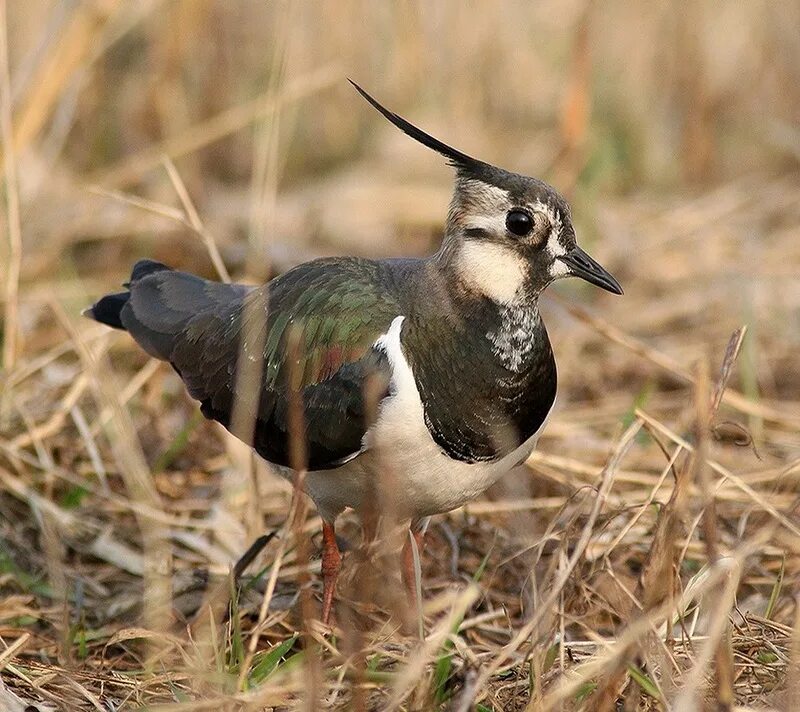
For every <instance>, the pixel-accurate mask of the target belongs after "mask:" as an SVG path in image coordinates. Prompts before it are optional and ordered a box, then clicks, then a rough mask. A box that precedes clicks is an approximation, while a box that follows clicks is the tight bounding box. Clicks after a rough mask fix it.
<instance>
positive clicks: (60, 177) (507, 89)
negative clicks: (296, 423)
mask: <svg viewBox="0 0 800 712" xmlns="http://www.w3.org/2000/svg"><path fill="white" fill-rule="evenodd" d="M741 5H742V6H741V7H740V6H739V5H734V4H721V3H716V2H711V1H710V0H709V1H704V2H699V3H694V4H693V5H692V7H691V9H689V8H688V6H685V5H683V4H681V5H680V6H679V5H678V4H677V3H662V4H657V5H656V4H654V5H652V6H649V8H648V9H644V8H642V9H641V10H637V11H636V12H635V13H634V12H632V11H631V10H630V9H629V6H628V4H627V3H616V2H611V3H603V4H602V5H600V4H593V3H587V2H580V1H577V0H576V2H569V3H555V2H546V3H541V4H537V7H536V8H535V9H531V8H529V7H528V5H527V4H525V3H520V4H517V3H510V2H509V3H503V4H502V5H501V4H499V3H498V4H495V3H488V2H487V3H483V4H478V5H477V6H475V7H472V8H471V9H469V10H468V9H466V8H462V6H461V4H460V3H455V2H452V3H450V2H443V3H436V4H427V3H425V4H422V3H420V4H419V5H408V4H401V3H398V4H383V3H381V4H378V3H370V2H367V1H366V0H347V1H346V2H341V3H338V2H337V3H327V4H325V3H319V4H317V3H303V2H297V3H273V4H269V3H261V2H256V1H255V0H253V1H252V2H242V3H237V4H236V5H235V6H233V5H229V4H227V3H222V2H214V1H212V0H186V1H185V2H172V3H165V2H158V1H156V0H152V1H150V2H141V3H122V2H116V1H115V0H104V1H102V2H90V1H88V0H87V1H86V2H81V3H50V2H44V0H41V1H39V2H28V3H24V4H23V3H13V4H12V3H8V2H7V1H6V2H2V3H0V8H1V9H2V10H3V13H2V14H0V25H2V27H0V128H2V136H3V149H2V151H3V163H4V173H3V176H4V179H3V186H4V192H3V200H2V232H3V240H2V249H0V268H2V271H1V272H0V276H1V277H2V280H3V285H4V290H3V293H2V297H1V298H2V313H3V323H2V337H3V371H2V373H1V374H0V378H2V393H1V394H0V593H2V596H3V597H2V599H0V709H2V710H6V709H8V710H11V711H12V712H15V711H16V710H22V709H24V708H25V705H26V704H29V703H33V704H35V705H37V706H38V709H41V710H46V709H67V710H73V709H89V710H91V709H99V710H110V709H126V708H133V707H136V706H147V708H148V709H170V710H173V709H175V710H180V709H185V710H204V709H214V710H221V709H225V710H227V709H231V710H240V709H253V710H256V709H264V708H267V709H271V708H276V709H295V708H297V709H300V708H302V709H354V710H368V709H414V710H416V709H452V710H469V709H478V710H521V709H531V710H537V711H538V710H557V709H558V710H561V709H570V710H573V709H574V710H597V711H600V710H614V709H623V710H655V709H669V710H675V711H676V712H677V711H680V712H684V711H687V710H699V709H722V710H732V709H763V708H772V709H780V710H792V709H795V708H796V705H797V703H796V700H798V699H800V607H798V603H797V601H798V596H799V595H800V556H799V555H800V504H799V503H800V499H799V498H798V489H800V488H799V487H798V478H799V477H800V370H799V369H798V361H797V358H798V353H799V351H798V349H799V348H800V337H799V336H798V334H800V282H798V279H797V265H798V264H799V263H800V247H798V246H800V197H799V196H800V178H798V174H797V160H798V156H800V136H799V135H798V133H797V130H796V128H795V127H796V126H797V120H798V117H800V91H799V90H798V87H800V81H798V76H797V72H798V67H800V49H799V48H798V44H797V36H796V31H792V30H790V29H789V28H796V27H797V26H798V25H799V24H800V6H798V4H797V3H782V4H780V8H781V9H780V10H778V9H777V8H778V5H776V4H773V3H769V2H763V3H758V2H754V3H748V4H741ZM232 8H234V9H232ZM679 9H680V11H678V10H679ZM344 18H346V19H344ZM5 37H7V38H8V43H9V45H10V46H9V47H8V61H7V62H6V59H7V57H6V51H5V50H6V47H5V45H4V43H3V42H2V40H3V39H4V38H5ZM6 66H8V69H9V71H8V72H6V71H5V70H6ZM346 74H350V75H352V76H354V77H355V78H357V79H358V80H360V81H361V82H363V83H364V85H365V86H367V87H368V88H370V89H372V90H374V91H375V93H376V94H377V95H378V96H380V97H382V98H384V99H385V100H386V101H387V103H390V105H392V106H395V107H397V108H398V109H401V110H403V112H404V113H405V114H407V115H409V116H410V117H411V118H413V119H415V120H418V121H419V122H420V123H422V124H423V125H424V126H426V127H429V128H430V129H431V130H432V131H434V133H436V132H438V133H439V134H441V135H442V137H443V138H446V139H448V140H450V141H451V142H452V143H454V144H455V145H457V146H460V147H463V148H464V149H465V150H468V151H469V152H471V153H475V154H477V155H479V156H482V157H486V158H487V159H489V160H494V161H495V162H497V163H501V164H503V165H508V166H510V167H513V168H518V169H520V170H524V171H526V172H530V173H538V174H540V175H542V176H543V177H547V178H549V179H550V180H552V181H553V182H555V183H556V184H557V185H558V186H559V187H561V188H562V189H564V190H565V191H566V192H568V193H569V194H570V196H571V197H572V200H573V203H574V206H575V213H576V220H577V222H578V227H579V231H580V235H581V238H580V239H581V240H582V242H583V243H584V244H587V243H588V245H589V246H590V249H591V251H592V252H593V254H594V255H595V256H596V257H597V258H598V259H599V260H600V261H601V262H602V263H603V264H606V265H607V266H608V267H609V268H610V269H611V270H612V272H614V273H615V274H616V275H617V276H618V277H619V278H620V281H621V282H622V283H623V285H624V287H625V290H626V295H625V296H624V297H623V298H619V299H615V298H613V297H610V296H607V295H604V294H598V293H597V292H596V291H593V290H590V289H588V288H583V287H581V286H580V285H576V284H570V285H567V284H565V285H563V286H561V285H560V286H559V287H558V288H557V289H555V290H551V294H550V295H549V296H548V298H547V299H546V301H545V304H544V305H543V311H544V314H545V319H546V321H547V324H548V327H549V330H550V333H551V340H552V341H553V343H554V346H555V350H556V356H557V359H558V363H559V373H560V379H561V384H560V395H559V402H558V407H557V410H556V413H555V416H554V417H553V419H552V420H551V422H550V424H549V425H548V428H547V430H546V432H545V435H544V437H543V439H542V440H541V443H540V447H539V450H538V452H536V453H535V454H534V455H533V456H532V458H531V459H530V461H529V462H528V463H527V464H526V465H525V466H524V467H522V468H520V471H519V472H517V473H515V474H514V475H513V476H511V477H508V478H506V480H504V481H503V482H502V483H500V484H499V485H497V486H496V487H494V488H493V489H492V490H490V491H489V492H488V493H487V495H486V496H485V497H483V498H481V499H480V500H478V501H476V502H474V503H472V504H470V505H468V506H466V507H464V508H463V509H462V510H459V511H456V512H453V513H451V514H449V515H447V516H444V517H439V518H437V519H436V520H435V521H434V524H433V525H432V527H431V529H430V531H429V534H428V537H427V541H426V548H425V551H424V553H423V554H422V556H421V559H420V563H421V567H422V576H423V578H422V582H423V587H422V590H423V591H424V599H425V608H424V612H423V617H422V620H421V623H422V626H423V630H424V639H422V640H420V639H419V638H418V637H417V636H415V635H408V634H406V633H405V632H404V631H405V630H406V629H407V628H408V627H409V626H408V625H405V626H403V625H401V621H402V620H403V614H404V611H403V610H402V607H399V606H398V603H397V599H398V595H397V592H398V591H399V590H400V582H399V575H398V574H397V572H396V566H395V564H396V562H395V560H394V556H395V554H396V552H395V550H394V549H391V547H389V548H388V550H387V548H382V547H379V548H378V550H377V551H375V550H371V551H370V556H365V555H364V552H359V551H357V550H356V547H357V545H358V543H359V541H360V533H359V529H358V525H357V522H356V521H355V519H352V518H349V517H344V518H343V522H342V525H341V532H342V535H343V537H344V538H345V539H347V541H348V542H349V543H350V544H351V545H352V546H353V550H352V551H351V552H350V553H349V554H348V555H347V556H346V560H345V576H344V577H343V578H345V579H346V580H345V583H344V585H343V586H342V590H341V599H342V603H341V604H340V606H339V609H338V611H337V613H338V621H339V627H338V628H337V630H336V631H335V633H334V634H329V633H326V632H325V631H323V630H322V629H321V628H320V627H319V626H318V625H317V624H316V623H315V621H314V620H313V614H315V612H316V610H317V606H318V602H317V598H318V595H319V589H320V585H319V576H318V572H319V561H318V555H317V553H316V552H317V548H318V544H319V540H318V534H317V532H318V530H319V520H318V518H317V517H316V516H315V514H314V513H313V511H307V507H306V504H305V501H304V499H302V498H298V497H293V495H292V491H291V488H290V487H288V486H287V485H286V484H285V483H284V482H283V481H282V480H278V479H277V478H275V477H274V476H273V475H272V474H271V473H269V472H267V470H266V467H265V466H264V464H263V463H261V462H257V461H256V460H255V459H254V458H253V457H252V456H251V454H250V453H249V452H248V451H247V450H246V449H244V448H242V447H241V446H239V445H237V443H236V442H235V441H233V440H232V439H231V438H229V437H227V436H226V435H225V434H224V433H223V432H222V431H221V430H219V429H217V428H216V427H215V426H214V425H212V424H210V423H207V422H205V421H203V420H202V418H199V417H198V415H197V409H196V406H195V404H193V403H191V402H189V400H188V399H187V397H186V396H185V395H184V393H183V390H182V387H181V385H180V382H179V381H178V380H177V377H176V376H175V375H174V374H173V373H172V372H171V371H170V370H169V369H168V368H165V367H164V366H163V365H159V364H157V363H155V362H153V361H151V360H148V359H147V358H146V357H145V356H143V354H142V353H141V352H140V351H139V350H137V349H136V348H135V347H134V346H133V345H132V344H131V342H130V340H129V339H128V338H127V337H126V336H125V335H124V334H116V333H114V334H112V333H109V331H108V330H106V329H104V328H102V327H99V326H98V325H96V324H92V323H88V322H86V321H84V320H82V319H80V317H79V316H78V314H79V311H80V309H81V308H82V307H84V306H85V305H86V304H87V303H88V302H89V301H90V299H91V298H92V297H94V296H97V295H98V294H100V293H102V292H105V291H107V290H109V289H111V288H113V287H114V286H115V285H116V284H117V283H119V282H121V281H122V280H123V279H124V276H125V275H126V272H127V271H128V269H129V267H130V264H131V263H132V261H133V260H134V259H135V258H137V257H139V256H149V257H153V258H156V259H160V260H163V261H166V262H169V263H172V264H173V265H175V266H179V267H182V268H186V269H190V270H194V271H199V272H202V273H204V274H206V275H208V276H213V275H214V274H215V272H216V273H218V274H219V275H220V276H222V277H223V278H225V277H226V276H227V270H230V273H231V274H232V275H233V277H234V278H250V279H259V278H262V277H263V276H265V275H266V274H270V273H275V272H278V271H280V270H282V269H284V268H286V267H287V266H289V265H292V264H295V263H297V262H299V261H301V260H303V259H307V258H308V257H311V256H316V255H318V254H323V253H325V254H328V253H333V252H343V253H346V252H350V253H358V254H370V255H387V254H413V253H417V254H421V253H424V252H426V251H428V250H430V249H431V247H432V246H433V245H435V243H436V240H437V239H438V231H439V230H440V228H441V219H442V217H443V215H444V212H445V209H446V204H447V198H448V192H449V175H448V172H447V170H446V169H444V168H443V167H441V166H439V164H438V161H437V159H435V158H434V157H433V156H432V155H430V154H428V153H427V152H425V151H423V150H422V149H419V148H418V147H415V146H414V145H413V144H411V143H410V142H408V141H407V140H405V139H403V138H402V137H400V136H397V135H396V134H395V133H393V132H391V131H390V130H389V129H387V128H386V127H385V126H382V125H381V124H380V123H379V122H378V121H376V120H375V118H374V116H372V115H371V114H370V112H369V111H368V110H367V108H366V107H365V106H364V105H363V104H362V103H361V102H360V101H359V100H358V99H357V98H356V96H355V95H354V93H353V92H352V91H351V90H350V89H349V88H348V86H347V85H346V82H344V80H343V77H344V76H345V75H346ZM358 156H362V157H361V158H359V157H358ZM744 325H746V326H747V329H746V332H742V331H740V327H742V326H744ZM265 531H266V532H269V533H271V534H272V535H273V536H270V537H268V538H265V539H262V540H261V541H259V542H258V544H259V545H258V546H257V547H255V548H254V549H253V551H252V552H251V554H252V556H249V557H246V558H245V559H244V560H241V561H240V565H239V566H238V567H236V568H234V567H235V564H236V562H237V561H239V560H240V557H242V555H243V552H245V551H246V550H247V549H248V547H249V546H250V544H251V543H252V542H253V541H254V540H256V539H257V537H259V536H260V535H262V534H264V532H265ZM309 536H311V537H312V539H311V541H312V544H311V545H310V546H309V545H308V544H307V542H308V537H309ZM304 542H305V543H304ZM365 560H366V561H367V562H368V564H366V565H365V564H364V561H365ZM406 624H407V621H406ZM413 627H414V626H413V625H412V626H411V628H412V629H413ZM23 700H24V702H23ZM793 701H794V702H793Z"/></svg>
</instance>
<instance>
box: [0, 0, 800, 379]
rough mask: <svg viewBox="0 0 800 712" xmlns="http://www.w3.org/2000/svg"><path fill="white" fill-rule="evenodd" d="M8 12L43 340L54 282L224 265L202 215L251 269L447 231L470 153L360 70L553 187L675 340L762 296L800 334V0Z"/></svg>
mask: <svg viewBox="0 0 800 712" xmlns="http://www.w3.org/2000/svg"><path fill="white" fill-rule="evenodd" d="M7 14H8V18H7V20H8V43H9V48H8V51H9V64H10V84H9V87H8V92H9V96H8V101H9V102H10V111H11V113H12V114H13V129H11V130H12V133H13V141H14V154H15V159H16V171H15V173H16V183H17V186H18V195H19V210H20V222H21V224H22V255H21V269H20V285H21V287H20V289H21V291H22V292H23V296H24V298H23V301H22V303H21V305H20V311H19V314H18V317H19V320H20V331H21V337H22V338H21V343H20V344H19V345H18V346H19V349H20V350H21V351H22V352H24V350H25V343H26V342H29V341H30V339H31V338H32V337H31V332H32V329H33V327H35V324H36V321H37V319H38V318H40V317H41V315H40V313H39V312H38V310H37V308H36V306H35V297H36V296H37V295H38V296H41V295H42V294H47V295H50V294H53V293H58V294H60V295H61V296H62V297H64V298H68V297H69V296H70V295H71V294H74V293H75V292H76V290H77V291H78V293H79V296H80V298H81V299H82V298H83V293H84V292H85V291H88V292H90V293H91V294H98V293H100V292H103V291H105V290H106V289H108V288H109V287H110V286H111V285H115V284H117V283H119V282H120V281H121V279H122V277H123V276H124V275H125V274H127V272H128V269H129V265H130V264H131V262H132V261H133V260H135V259H137V258H139V257H143V256H147V257H152V258H155V259H159V260H162V261H166V262H168V263H170V264H172V265H174V266H176V267H180V268H186V269H191V270H195V271H198V272H200V273H203V274H206V275H212V274H213V273H214V271H213V266H212V264H211V262H210V260H209V259H208V253H207V250H206V246H205V242H204V240H203V239H198V233H199V232H202V233H204V234H205V235H206V236H211V237H213V239H214V240H215V241H216V244H217V245H218V246H219V249H220V251H221V253H222V257H223V259H224V261H225V263H226V264H227V265H228V267H229V269H230V270H231V272H232V273H233V274H234V275H235V276H239V277H242V276H246V277H247V278H249V279H256V280H257V279H261V278H264V277H266V276H267V275H269V274H274V273H276V272H278V271H282V270H284V269H285V268H286V267H288V266H290V265H292V264H295V263H297V262H299V261H303V260H305V259H307V258H309V257H313V256H317V255H323V254H333V253H353V254H360V255H374V256H383V255H403V254H420V255H422V254H427V253H429V252H431V251H433V250H435V248H436V245H437V243H438V239H439V235H440V231H441V228H442V220H443V217H444V215H445V211H446V206H447V203H448V200H449V194H450V183H451V175H450V171H449V170H448V169H447V167H445V166H444V165H443V161H442V160H441V159H440V157H438V156H436V155H434V154H432V153H430V152H429V151H427V150H425V149H423V148H422V147H420V146H418V145H415V144H414V143H413V142H412V141H410V140H409V139H408V138H406V137H404V136H402V135H401V134H400V133H399V132H397V131H396V130H395V129H393V128H392V127H390V126H389V125H388V124H386V122H385V121H383V120H382V119H381V118H380V117H378V116H377V115H376V113H375V112H374V111H373V110H371V109H370V108H369V107H368V106H367V105H366V104H365V103H364V102H363V101H362V100H361V99H360V98H359V97H358V96H357V95H356V93H355V92H354V91H353V89H352V88H351V87H350V85H349V84H348V83H347V81H346V79H345V77H348V76H349V77H352V78H354V79H355V80H357V81H359V82H360V83H362V84H363V85H364V86H365V87H366V88H367V89H368V90H369V91H371V92H373V93H374V94H375V95H376V96H377V97H378V98H379V99H380V100H382V101H383V102H384V103H386V104H387V105H388V106H390V107H391V108H393V109H394V110H396V111H398V112H400V113H402V114H404V115H405V116H407V117H408V118H410V119H411V120H412V121H414V122H416V123H418V124H419V125H421V126H422V127H424V128H425V129H427V130H429V131H430V132H432V133H433V134H434V135H437V136H439V137H441V138H443V139H444V140H445V141H448V142H450V143H451V144H453V145H455V146H457V147H459V148H461V149H462V150H464V151H465V152H468V153H471V154H473V155H476V156H478V157H480V158H483V159H485V160H487V161H489V162H493V163H496V164H498V165H501V166H504V167H507V168H509V169H512V170H515V171H519V172H523V173H527V174H530V175H536V176H539V177H542V178H544V179H546V180H548V181H550V182H552V183H554V184H555V185H556V186H557V187H558V188H559V189H560V190H561V191H562V192H564V193H565V194H566V195H567V196H568V197H569V198H570V199H571V201H572V203H573V206H574V210H575V213H576V220H577V224H578V228H579V239H580V240H581V241H582V243H583V244H584V246H587V247H589V248H590V249H592V250H594V251H595V253H596V256H597V257H598V259H600V260H601V261H602V262H604V263H608V266H609V267H610V268H611V269H612V271H614V272H615V273H618V276H619V277H620V279H621V280H622V281H623V283H625V286H626V287H627V291H628V297H627V298H626V299H624V300H619V301H615V300H608V302H607V307H608V308H609V309H614V310H621V311H620V312H619V313H621V314H625V320H626V324H627V325H628V326H630V327H632V328H634V329H636V330H642V329H651V331H652V334H651V335H652V336H653V337H654V338H657V337H658V334H659V331H660V329H661V327H662V326H663V323H662V321H659V317H660V319H661V320H663V319H665V318H666V313H667V312H668V313H669V314H670V315H671V316H674V317H675V318H677V319H680V321H681V324H682V326H683V327H685V328H691V327H692V326H697V325H698V320H702V319H704V318H705V317H708V316H709V315H713V319H711V320H709V323H710V324H713V325H714V326H715V331H716V327H718V328H719V333H720V334H722V333H723V332H726V331H730V329H731V328H733V327H734V326H735V325H737V324H738V322H740V321H742V320H744V321H748V322H752V321H753V317H758V319H757V321H758V322H759V324H757V325H755V326H756V327H757V329H756V330H757V332H758V333H757V334H756V335H755V340H754V341H753V342H752V343H753V348H754V349H755V348H756V346H757V345H758V344H760V343H761V342H762V340H766V341H768V340H769V338H770V337H769V335H768V334H765V333H762V332H767V331H769V329H768V326H769V325H771V324H772V323H776V324H777V323H781V324H784V325H786V326H787V327H790V328H786V329H784V330H783V332H784V333H783V338H786V339H789V340H791V341H792V343H793V345H796V344H797V342H796V339H797V338H798V337H797V336H796V334H798V332H800V330H799V329H798V328H797V327H799V326H800V317H798V313H797V309H796V307H797V303H798V289H799V288H800V287H799V286H798V281H797V280H796V279H794V277H795V269H794V266H795V265H796V264H797V260H798V259H800V241H798V240H797V239H796V238H797V226H798V220H797V217H798V202H797V196H798V190H797V188H798V182H797V180H796V178H797V167H798V161H800V130H799V129H798V126H800V33H798V32H797V27H798V26H800V3H797V2H780V3H775V2H769V1H768V0H764V1H763V2H758V1H753V2H748V3H728V2H715V1H713V0H706V1H702V2H696V3H691V4H690V5H689V6H687V5H686V4H685V3H682V2H670V1H667V0H664V1H662V2H656V3H648V4H647V5H646V6H637V7H636V9H635V10H632V9H631V6H630V4H629V3H625V2H606V3H603V4H602V8H601V7H600V6H599V5H598V4H597V3H593V2H586V1H585V0H574V1H573V0H568V1H567V2H561V1H559V2H555V1H552V2H550V1H545V2H539V3H533V4H531V3H527V2H502V3H489V2H486V3H473V4H469V5H464V4H463V3H460V2H446V1H440V2H434V3H404V2H397V3H373V2H368V1H367V0H342V1H341V2H328V3H324V2H323V3H315V2H262V1H260V0H243V1H241V2H236V3H226V2H219V1H217V2H215V1H213V0H191V1H186V2H179V1H174V0H173V1H164V0H143V1H142V2H136V3H127V2H116V1H115V0H91V1H90V0H85V1H82V2H78V1H77V0H62V1H45V0H31V1H30V2H25V3H17V2H13V3H9V4H8V7H7ZM8 108H9V107H8V106H7V110H8ZM165 158H168V159H169V160H170V161H171V162H173V163H174V167H175V169H176V172H177V174H178V175H179V176H180V180H181V182H182V183H183V184H184V185H185V189H186V191H187V192H188V196H189V197H190V199H191V201H192V203H193V204H194V206H196V210H197V218H196V220H198V221H200V222H201V223H202V225H203V228H202V230H201V231H198V230H197V229H192V225H191V220H188V219H187V218H186V216H185V215H182V213H183V210H182V203H181V200H180V198H179V195H178V194H177V193H176V188H175V181H174V180H172V179H170V176H169V173H168V170H167V169H166V168H165ZM120 193H121V194H123V195H120ZM137 200H138V201H152V202H153V204H147V203H146V202H145V203H144V204H142V203H141V202H140V203H139V204H135V203H136V201H137ZM155 204H158V205H155ZM159 206H160V207H159ZM169 207H171V208H172V212H170V210H169V209H168V208H169ZM3 219H4V220H5V219H7V216H6V214H5V211H3ZM200 222H196V223H195V225H194V227H195V228H197V226H198V225H199V224H200ZM186 223H189V224H188V225H187V224H186ZM2 249H3V250H4V253H3V254H2V265H3V267H4V271H7V267H8V265H9V262H13V260H12V259H10V256H9V254H8V242H7V241H3V245H2ZM76 278H79V280H80V281H79V282H75V281H74V280H75V279H76ZM631 280H636V282H632V281H631ZM78 284H80V286H78ZM56 287H57V289H56ZM559 289H561V290H567V291H572V290H580V289H581V288H580V287H579V286H578V285H560V286H559ZM584 291H585V298H586V299H592V300H593V299H598V300H601V299H604V297H603V295H600V294H598V293H596V292H595V291H594V290H584ZM643 302H644V303H646V304H647V307H648V308H647V309H644V308H643V306H642V303H643ZM603 308H606V303H605V302H604V304H603ZM654 313H655V315H656V316H655V317H654V315H653V314H654ZM654 318H655V321H654ZM773 318H774V319H775V321H774V322H773ZM704 335H705V336H711V334H709V333H708V332H704ZM562 348H564V347H563V346H562ZM567 348H568V347H567ZM776 356H777V354H776ZM755 357H756V356H755V354H754V353H750V355H749V356H748V358H750V359H751V361H752V359H754V358H755ZM6 358H7V359H8V358H10V356H8V355H7V357H6ZM751 366H752V369H751V370H753V371H754V373H753V378H754V379H755V382H754V383H752V384H750V385H749V387H750V388H751V390H753V389H755V388H756V386H757V385H758V386H760V387H764V388H767V389H773V390H775V389H778V388H780V387H783V386H785V387H788V386H797V385H798V380H797V378H793V379H791V382H790V383H783V381H782V379H783V378H784V377H787V376H786V375H784V376H781V375H780V374H779V373H778V371H780V370H781V369H778V368H777V367H776V365H775V364H774V363H771V362H770V357H768V356H767V357H762V358H761V359H760V360H759V362H758V363H752V364H751ZM789 370H790V371H794V373H795V375H796V370H794V369H789Z"/></svg>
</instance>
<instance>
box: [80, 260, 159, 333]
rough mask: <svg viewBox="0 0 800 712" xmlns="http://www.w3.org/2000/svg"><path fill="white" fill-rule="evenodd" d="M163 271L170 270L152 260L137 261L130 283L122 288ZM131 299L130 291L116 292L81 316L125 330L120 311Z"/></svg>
mask: <svg viewBox="0 0 800 712" xmlns="http://www.w3.org/2000/svg"><path fill="white" fill-rule="evenodd" d="M163 270H168V271H169V270H170V268H169V267H167V266H166V265H165V264H161V262H156V261H154V260H139V261H138V262H137V263H136V264H135V265H134V266H133V270H132V271H131V279H130V282H125V284H124V285H123V286H125V287H128V288H130V286H131V284H133V283H134V282H136V281H137V280H139V279H141V278H142V277H146V276H147V275H149V274H153V273H154V272H161V271H163ZM130 298H131V293H130V291H127V292H117V293H116V294H107V295H106V296H105V297H102V298H101V299H99V300H98V301H96V302H95V303H94V304H92V306H90V307H89V308H87V309H84V310H83V312H82V314H83V316H86V317H89V318H90V319H94V320H95V321H99V322H100V323H101V324H105V325H106V326H111V327H113V328H114V329H122V330H123V331H125V330H126V327H125V324H123V323H122V309H123V307H124V306H125V305H126V304H127V303H128V300H129V299H130Z"/></svg>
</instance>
